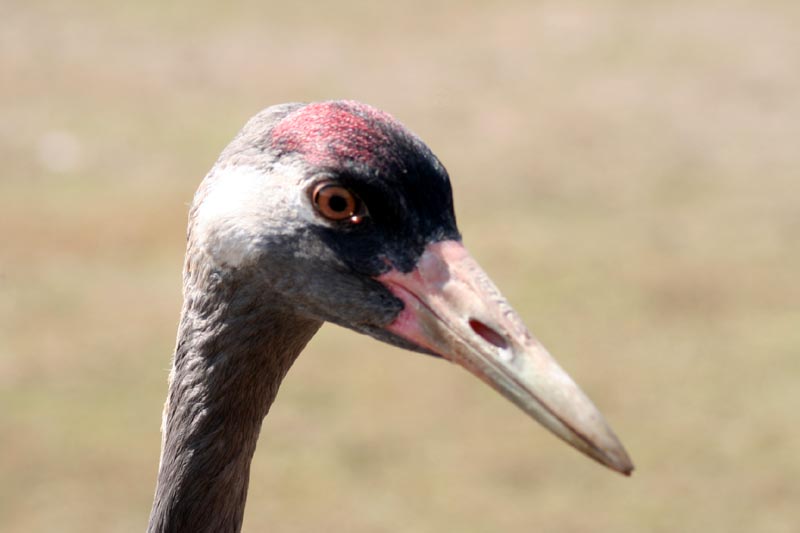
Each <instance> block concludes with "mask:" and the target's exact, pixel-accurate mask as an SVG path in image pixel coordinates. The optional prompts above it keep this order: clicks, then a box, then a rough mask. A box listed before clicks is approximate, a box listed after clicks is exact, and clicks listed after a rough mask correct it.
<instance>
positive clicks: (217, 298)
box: [149, 101, 632, 533]
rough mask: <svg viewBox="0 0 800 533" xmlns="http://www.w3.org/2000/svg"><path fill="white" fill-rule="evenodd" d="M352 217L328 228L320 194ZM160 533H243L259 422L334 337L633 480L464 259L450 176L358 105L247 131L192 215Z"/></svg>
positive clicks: (313, 107) (258, 123) (156, 515)
mask: <svg viewBox="0 0 800 533" xmlns="http://www.w3.org/2000/svg"><path fill="white" fill-rule="evenodd" d="M326 184H333V185H334V186H335V190H338V191H342V192H341V194H343V195H345V196H346V198H347V199H348V201H349V202H350V203H349V204H347V202H345V203H344V204H342V205H345V204H347V205H356V204H358V205H359V209H360V211H359V212H358V214H357V216H355V215H354V216H350V213H349V212H347V213H345V215H347V216H342V217H339V216H335V217H331V216H330V215H331V212H330V211H326V210H325V209H322V208H321V207H320V205H319V204H318V198H317V196H316V193H315V191H319V190H320V187H321V186H325V185H326ZM183 281H184V304H183V309H182V313H181V320H180V325H179V329H178V340H177V346H176V349H175V355H174V358H173V369H172V373H171V376H170V389H169V394H168V398H167V403H166V405H165V408H164V419H163V437H162V455H161V463H160V467H159V475H158V483H157V487H156V495H155V501H154V504H153V509H152V512H151V517H150V525H149V531H151V532H166V531H171V532H192V533H201V532H206V531H208V532H211V531H214V532H223V531H231V532H236V531H239V529H240V528H241V521H242V514H243V510H244V502H245V499H246V494H247V484H248V478H249V468H250V461H251V459H252V455H253V452H254V450H255V446H256V442H257V439H258V435H259V431H260V429H261V423H262V420H263V418H264V416H265V415H266V414H267V412H268V410H269V407H270V405H271V404H272V402H273V400H274V399H275V395H276V394H277V390H278V387H279V385H280V382H281V380H282V379H283V377H284V375H285V374H286V372H287V371H288V370H289V367H290V366H291V364H292V362H293V361H294V360H295V358H296V357H297V355H298V354H299V353H300V351H301V350H302V349H303V347H304V346H305V344H306V343H307V342H308V341H309V340H310V339H311V337H312V336H313V335H314V333H315V332H316V331H317V329H318V328H319V327H320V326H321V324H322V323H323V322H326V321H328V322H334V323H337V324H340V325H342V326H344V327H347V328H350V329H353V330H355V331H358V332H361V333H365V334H368V335H370V336H372V337H375V338H377V339H379V340H382V341H384V342H389V343H391V344H395V345H397V346H401V347H403V348H407V349H411V350H415V351H419V352H424V353H430V354H433V355H438V356H442V357H445V358H447V359H450V360H452V361H454V362H456V363H458V364H460V365H461V366H464V367H465V368H467V369H468V370H470V371H471V372H473V373H474V374H476V375H478V376H479V377H480V378H481V379H484V380H485V381H487V382H488V383H489V384H490V385H492V386H493V387H495V388H496V389H497V390H498V391H499V392H501V393H502V394H504V395H505V396H507V397H508V398H509V399H511V400H512V401H513V402H514V403H516V404H517V405H519V406H520V407H521V408H522V409H523V410H525V411H526V412H528V413H529V414H531V416H534V417H535V418H536V419H537V420H539V421H540V422H542V423H543V424H545V425H546V426H548V427H549V428H550V429H551V430H552V431H554V432H555V433H556V434H558V435H559V436H560V437H561V438H563V439H565V440H567V441H568V442H570V443H571V444H573V445H574V446H576V447H577V448H579V449H581V450H582V451H584V452H585V453H587V454H588V455H590V456H592V457H593V458H595V459H596V460H598V461H601V462H603V463H605V464H607V465H609V466H611V467H612V468H615V469H617V470H620V471H623V472H629V471H630V470H631V469H632V466H631V465H630V461H629V460H628V458H627V456H626V454H625V452H624V449H622V447H621V445H619V443H618V442H617V440H616V438H615V437H614V435H613V433H612V432H611V431H610V430H609V429H608V428H607V427H606V426H605V423H604V422H603V420H602V417H601V416H600V414H599V413H598V412H597V411H596V409H595V408H594V406H593V405H592V404H591V402H589V400H588V399H587V398H586V397H585V396H584V395H583V394H582V393H581V392H580V390H579V389H578V388H577V386H575V385H574V383H573V382H572V381H571V380H570V379H569V377H568V376H566V374H564V373H563V371H562V370H561V369H560V368H559V367H558V365H556V364H555V362H554V361H553V360H552V359H551V358H550V356H549V354H547V352H546V350H544V348H543V347H541V345H539V344H538V342H536V341H535V339H533V337H532V336H530V334H529V333H528V332H527V330H526V329H525V327H524V325H522V322H521V321H520V320H519V318H518V317H517V316H516V314H515V313H514V312H513V310H512V309H511V307H510V306H508V304H507V303H506V302H505V300H504V299H503V298H502V296H500V293H499V292H498V291H497V289H496V288H495V287H494V286H493V285H492V284H491V282H490V281H489V280H488V277H486V275H485V274H484V273H483V272H482V271H481V270H480V268H479V267H478V266H477V263H475V262H474V260H472V259H471V257H470V256H469V255H468V254H467V253H466V250H465V249H464V248H463V246H462V245H461V244H460V234H459V231H458V228H457V226H456V221H455V215H454V212H453V200H452V191H451V187H450V180H449V177H448V175H447V171H446V170H445V168H444V166H443V165H442V164H441V162H440V161H439V160H438V159H437V158H436V157H435V156H434V155H433V153H432V152H431V151H430V149H428V147H427V146H425V144H424V143H423V142H422V141H421V140H420V139H419V138H418V137H416V136H415V135H414V134H413V133H411V132H410V131H409V130H408V129H407V128H405V127H404V126H402V125H401V124H400V123H399V122H397V121H396V120H395V119H393V118H392V117H391V116H389V115H388V114H386V113H384V112H382V111H378V110H376V109H374V108H372V107H369V106H366V105H364V104H360V103H357V102H348V101H337V102H321V103H313V104H284V105H279V106H274V107H271V108H269V109H266V110H264V111H262V112H261V113H259V114H257V115H256V116H255V117H253V118H252V119H251V120H250V121H249V122H248V123H247V124H246V125H245V127H244V128H243V129H242V131H241V132H240V133H239V134H238V135H237V136H236V137H235V138H234V140H233V141H232V142H231V143H230V145H228V147H227V148H225V150H224V151H223V152H222V154H221V156H220V158H219V159H218V160H217V162H216V164H215V165H214V167H213V168H212V169H211V171H210V172H209V173H208V175H207V176H206V178H205V179H204V180H203V182H202V183H201V185H200V187H199V189H198V191H197V193H196V195H195V198H194V202H193V204H192V207H191V209H190V214H189V231H188V242H187V251H186V260H185V265H184V280H183Z"/></svg>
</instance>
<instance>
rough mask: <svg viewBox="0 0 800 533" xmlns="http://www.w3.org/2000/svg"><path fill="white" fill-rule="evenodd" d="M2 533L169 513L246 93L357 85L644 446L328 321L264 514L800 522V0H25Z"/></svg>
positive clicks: (261, 481) (17, 47)
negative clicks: (439, 175)
mask: <svg viewBox="0 0 800 533" xmlns="http://www.w3.org/2000/svg"><path fill="white" fill-rule="evenodd" d="M0 17H1V19H2V22H0V160H1V161H2V166H3V169H2V173H1V174H0V530H2V531H3V532H7V533H11V532H25V533H30V532H44V531H48V532H50V531H60V532H92V531H98V532H99V531H103V532H127V531H142V530H143V529H144V527H145V524H146V521H147V517H148V513H149V507H150V502H151V498H152V493H153V488H154V483H155V475H156V469H157V464H158V454H159V438H160V437H159V424H160V415H161V406H162V402H163V400H164V397H165V394H166V380H167V372H168V368H169V360H170V354H171V350H172V347H173V343H174V335H175V328H176V324H177V318H178V312H179V308H180V269H181V261H182V255H183V246H184V234H185V233H184V232H185V221H186V211H187V205H188V203H189V202H190V200H191V197H192V193H193V191H194V189H195V187H196V186H197V184H198V183H199V181H200V179H201V178H202V177H203V175H204V173H205V172H206V171H207V170H208V169H209V168H210V166H211V165H212V163H213V162H214V160H215V159H216V157H217V155H218V154H219V152H220V151H221V149H222V148H223V147H224V145H225V144H226V143H227V142H228V141H229V140H230V138H231V137H232V136H233V135H234V134H235V133H236V131H237V130H238V128H239V127H241V125H242V124H243V123H244V122H245V120H246V119H247V118H248V117H249V116H250V115H252V114H253V113H255V112H256V111H258V110H259V109H261V108H263V107H266V106H268V105H270V104H273V103H279V102H285V101H308V100H320V99H330V98H343V97H346V98H354V99H358V100H363V101H365V102H368V103H371V104H373V105H376V106H378V107H381V108H384V109H386V110H387V111H389V112H391V113H392V114H394V115H395V116H396V117H397V118H399V119H400V120H401V121H403V122H404V123H406V124H407V125H409V127H411V129H413V130H414V131H416V132H417V133H418V134H419V135H420V136H421V137H422V138H423V139H425V140H426V141H427V142H428V143H429V145H430V146H431V147H432V148H433V150H434V152H436V153H437V154H438V155H439V157H440V158H441V159H442V160H443V161H444V163H445V164H446V165H447V167H448V169H449V171H450V173H451V176H452V179H453V184H454V189H455V199H456V208H457V215H458V217H459V222H460V225H461V229H462V231H463V233H464V235H465V241H466V243H467V245H468V246H469V247H470V248H471V250H472V252H473V254H474V255H475V256H476V257H477V258H478V260H479V261H480V262H481V263H482V264H483V266H484V267H485V268H486V270H487V271H488V272H489V273H490V274H491V275H492V277H493V278H494V279H495V281H496V282H497V284H498V285H499V286H500V287H501V289H502V290H503V291H504V293H505V294H506V296H508V297H509V299H510V300H511V302H512V303H513V304H514V305H515V307H516V308H517V310H518V311H519V312H520V314H521V315H522V316H523V317H524V319H525V321H526V322H527V323H528V325H529V326H530V327H531V329H532V330H533V332H534V333H535V334H536V335H537V336H538V337H539V338H540V339H541V340H542V341H543V342H544V344H545V345H546V346H548V347H549V348H550V351H551V352H552V353H553V354H554V355H555V356H556V357H557V358H558V359H559V360H560V361H561V363H562V365H563V366H564V367H565V368H566V369H567V370H568V371H569V372H570V373H571V374H572V375H573V377H574V378H575V379H576V380H577V381H578V382H579V383H581V384H582V386H583V388H584V389H585V390H586V391H587V392H588V393H589V395H590V396H592V398H593V399H594V400H595V402H596V403H597V404H598V405H599V406H600V407H601V409H602V410H603V411H604V413H605V414H606V416H607V418H608V419H609V420H610V421H611V422H612V425H613V426H614V428H615V429H616V431H617V432H618V434H619V435H620V436H621V437H622V440H623V441H624V442H625V444H626V446H627V447H628V450H629V451H630V452H631V454H632V456H633V458H634V461H635V462H636V465H637V471H636V472H635V474H634V476H633V477H632V478H630V479H625V478H623V477H621V476H618V475H616V474H613V473H611V472H609V471H606V470H605V469H603V468H601V467H599V466H597V465H596V464H594V463H592V462H591V461H589V460H587V459H585V458H583V457H582V456H580V455H579V454H577V453H576V452H574V451H572V450H570V449H569V448H567V447H566V446H564V445H563V444H561V443H560V442H558V441H556V439H554V438H553V437H552V436H550V435H549V434H547V433H546V432H545V431H544V430H542V429H541V428H540V427H539V426H538V425H536V424H534V423H533V422H532V421H530V420H529V419H528V418H526V417H525V416H524V415H523V414H522V413H521V412H519V411H518V410H517V409H516V408H514V407H513V406H512V405H511V404H509V403H508V402H506V401H505V400H503V399H501V398H500V397H498V396H497V395H496V394H495V393H494V392H493V391H491V390H489V389H488V388H487V387H486V386H485V385H483V384H482V383H480V382H478V381H477V380H475V379H474V378H472V377H471V376H469V375H468V374H467V373H466V372H464V371H462V370H460V369H458V368H456V367H453V366H452V365H449V364H447V363H444V362H441V361H436V360H433V359H430V358H427V357H423V356H419V355H414V354H409V353H405V352H402V351H400V350H396V349H393V348H390V347H387V346H383V345H380V344H378V343H377V342H375V341H372V340H370V339H367V338H363V337H359V336H357V335H355V334H352V333H350V332H348V331H344V330H340V329H338V328H336V327H332V326H326V327H325V328H323V331H322V332H321V333H320V334H319V335H318V337H317V338H316V339H315V340H314V341H313V342H312V344H311V345H310V346H309V348H308V349H307V350H306V352H305V353H304V354H303V355H302V356H301V357H300V359H299V360H298V362H297V363H296V365H295V367H294V368H293V369H292V371H291V372H290V374H289V376H288V378H287V380H286V382H285V383H284V385H283V388H282V390H281V394H280V395H279V397H278V401H277V402H276V404H275V406H274V407H273V410H272V413H271V414H270V416H269V417H268V418H267V421H266V424H265V427H264V431H263V433H262V438H261V441H260V443H259V449H258V451H257V453H256V458H255V461H254V465H253V472H252V476H251V485H250V497H249V501H248V507H247V511H246V515H245V531H264V530H267V529H269V530H270V531H286V532H308V531H319V530H323V529H324V530H328V531H348V532H384V531H409V532H433V531H459V532H489V531H507V532H522V531H526V532H527V531H544V532H551V531H552V532H586V531H592V532H614V533H624V532H642V531H652V532H677V531H703V532H748V533H752V532H795V531H798V530H800V529H799V528H800V423H799V422H800V420H799V419H798V414H797V412H798V407H800V354H799V353H798V351H799V350H800V305H798V303H799V302H800V284H799V283H798V282H797V276H798V273H799V272H800V186H799V185H798V178H800V176H799V175H798V172H799V171H800V96H799V95H800V31H798V28H800V4H798V3H797V2H795V1H789V0H786V1H772V2H769V1H768V2H756V1H749V2H748V1H731V2H722V1H712V0H699V1H694V2H688V1H663V2H653V1H635V0H628V1H623V0H618V1H611V0H601V1H596V2H575V1H567V2H556V1H543V2H522V1H518V2H487V1H473V2H457V1H444V2H436V3H431V2H421V1H417V2H402V3H401V2H395V3H388V2H386V3H383V2H363V3H357V2H342V3H330V4H321V3H320V4H298V6H297V7H288V3H285V2H263V1H250V2H235V3H227V4H223V3H216V2H208V1H199V2H198V1H195V2H179V3H171V4H169V5H167V4H164V3H162V2H155V1H145V2H125V3H113V4H112V3H108V2H98V1H91V0H80V1H74V2H56V1H47V0H40V1H33V2H22V1H19V0H6V1H4V2H3V4H2V6H0Z"/></svg>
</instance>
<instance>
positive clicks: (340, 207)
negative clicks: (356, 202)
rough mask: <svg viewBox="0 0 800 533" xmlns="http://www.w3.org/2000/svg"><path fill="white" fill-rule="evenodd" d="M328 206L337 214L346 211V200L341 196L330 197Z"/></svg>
mask: <svg viewBox="0 0 800 533" xmlns="http://www.w3.org/2000/svg"><path fill="white" fill-rule="evenodd" d="M328 206H329V207H330V208H331V209H332V210H334V211H336V212H337V213H341V212H342V211H344V210H345V209H347V199H346V198H344V197H342V196H331V199H330V200H329V201H328Z"/></svg>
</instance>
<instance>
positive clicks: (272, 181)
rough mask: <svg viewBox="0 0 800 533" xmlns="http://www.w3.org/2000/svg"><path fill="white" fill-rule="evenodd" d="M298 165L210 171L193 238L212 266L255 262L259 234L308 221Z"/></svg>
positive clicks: (241, 264)
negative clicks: (213, 264) (264, 170)
mask: <svg viewBox="0 0 800 533" xmlns="http://www.w3.org/2000/svg"><path fill="white" fill-rule="evenodd" d="M303 185H304V184H303V179H302V177H301V175H300V173H299V172H298V169H297V168H295V167H293V166H289V165H278V166H276V167H275V168H274V169H273V170H272V171H271V172H270V173H269V174H265V173H264V172H262V171H260V170H257V169H256V168H254V167H249V166H232V167H226V168H223V169H220V170H214V171H212V174H211V175H209V177H208V178H206V183H205V184H204V189H203V193H202V195H201V197H200V198H201V202H200V204H199V205H198V206H197V208H196V210H195V215H194V216H195V219H194V221H193V229H192V236H193V239H194V241H195V245H197V246H199V247H200V248H201V249H202V250H203V251H205V252H206V254H207V256H208V257H209V258H210V259H211V260H212V261H213V262H214V263H215V265H216V266H220V267H223V266H227V267H239V266H244V265H247V264H249V263H252V262H254V261H255V260H256V259H257V257H258V254H259V253H261V252H263V250H260V249H259V241H260V239H259V237H260V236H263V235H265V234H267V233H268V232H279V231H280V227H279V226H280V225H281V224H290V223H292V222H299V221H300V220H302V221H305V222H311V221H312V220H313V218H314V215H313V213H312V212H311V209H310V206H309V205H308V200H307V199H306V198H305V192H304V189H305V188H304V187H303Z"/></svg>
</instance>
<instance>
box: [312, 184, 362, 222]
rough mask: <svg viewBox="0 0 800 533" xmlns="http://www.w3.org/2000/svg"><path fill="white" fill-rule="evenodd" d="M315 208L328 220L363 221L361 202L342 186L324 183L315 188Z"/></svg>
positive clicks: (313, 197)
mask: <svg viewBox="0 0 800 533" xmlns="http://www.w3.org/2000/svg"><path fill="white" fill-rule="evenodd" d="M311 200H312V202H313V203H314V207H315V208H316V210H317V211H318V212H319V214H320V215H322V216H323V217H325V218H327V219H328V220H334V221H340V220H346V219H348V218H349V219H350V220H351V221H352V222H359V221H360V220H361V216H362V215H361V211H362V208H361V201H360V200H359V199H358V198H357V197H356V195H354V194H353V193H352V192H350V191H349V190H347V189H345V188H344V187H342V186H341V185H336V184H335V183H331V182H323V183H320V184H318V185H317V186H316V187H314V192H313V193H312V194H311Z"/></svg>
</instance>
